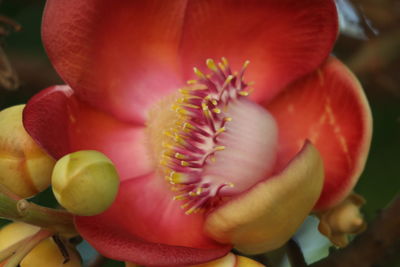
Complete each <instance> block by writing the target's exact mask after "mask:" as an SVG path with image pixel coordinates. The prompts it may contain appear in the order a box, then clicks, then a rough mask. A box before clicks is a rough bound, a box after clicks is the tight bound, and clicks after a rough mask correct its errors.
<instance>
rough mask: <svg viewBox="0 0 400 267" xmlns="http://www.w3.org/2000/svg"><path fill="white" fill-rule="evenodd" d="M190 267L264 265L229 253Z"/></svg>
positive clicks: (250, 266)
mask: <svg viewBox="0 0 400 267" xmlns="http://www.w3.org/2000/svg"><path fill="white" fill-rule="evenodd" d="M192 267H265V265H263V264H261V263H259V262H256V261H254V260H252V259H250V258H246V257H243V256H238V255H235V254H233V253H229V254H227V255H226V256H225V257H222V258H219V259H217V260H213V261H210V262H207V263H203V264H199V265H192Z"/></svg>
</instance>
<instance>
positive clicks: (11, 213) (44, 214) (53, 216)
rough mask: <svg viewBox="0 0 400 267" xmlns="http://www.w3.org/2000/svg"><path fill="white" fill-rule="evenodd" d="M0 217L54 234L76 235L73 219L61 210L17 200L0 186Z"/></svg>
mask: <svg viewBox="0 0 400 267" xmlns="http://www.w3.org/2000/svg"><path fill="white" fill-rule="evenodd" d="M0 217H2V218H6V219H11V220H15V221H22V222H25V223H28V224H32V225H37V226H40V227H42V228H46V229H49V230H52V231H55V232H60V233H68V234H74V233H76V230H75V227H74V224H73V220H72V219H73V217H72V215H71V214H70V213H68V212H66V211H63V210H56V209H50V208H46V207H42V206H39V205H36V204H34V203H30V202H28V201H26V200H25V199H19V200H18V199H17V198H16V197H15V195H13V194H10V192H9V191H8V190H6V189H4V187H2V186H0Z"/></svg>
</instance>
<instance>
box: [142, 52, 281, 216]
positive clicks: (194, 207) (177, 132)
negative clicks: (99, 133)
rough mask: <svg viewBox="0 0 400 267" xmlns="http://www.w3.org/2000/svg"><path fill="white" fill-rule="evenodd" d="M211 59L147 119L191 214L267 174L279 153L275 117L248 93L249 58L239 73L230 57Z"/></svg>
mask: <svg viewBox="0 0 400 267" xmlns="http://www.w3.org/2000/svg"><path fill="white" fill-rule="evenodd" d="M206 63H207V66H208V68H209V69H210V70H211V73H210V74H203V73H202V72H201V71H200V70H198V69H197V68H194V72H195V74H196V75H197V76H198V79H197V80H190V81H188V86H186V87H184V88H182V89H180V90H179V93H178V94H175V95H173V96H170V97H169V98H167V99H164V100H163V101H161V103H159V105H158V106H157V108H154V109H153V110H152V112H151V113H150V120H149V124H148V130H149V136H150V140H151V145H152V151H153V152H154V157H155V159H156V161H157V162H159V163H160V164H159V166H160V170H161V172H162V174H163V176H164V177H165V179H166V182H168V183H169V184H170V185H171V189H172V190H173V191H174V193H175V196H174V199H176V200H181V201H182V202H183V205H182V207H183V208H184V209H185V210H186V214H191V213H193V212H198V211H201V210H203V209H208V208H212V207H213V206H215V205H217V204H219V203H220V202H221V201H223V199H225V198H227V197H232V196H234V195H236V194H238V193H241V192H243V191H245V190H248V189H249V188H250V187H252V186H253V185H255V184H256V183H257V182H258V181H261V180H263V179H266V178H267V177H268V175H269V174H270V173H271V172H272V169H273V166H274V163H275V157H276V146H277V127H276V123H275V121H274V119H273V117H272V116H271V115H270V114H269V113H268V112H267V111H266V110H265V109H264V108H262V107H261V106H259V105H257V104H256V103H254V102H252V101H250V100H249V99H247V98H246V96H248V95H249V94H250V90H249V89H248V84H247V83H245V82H244V80H243V75H244V72H245V70H246V69H247V66H248V65H249V62H248V61H246V62H245V63H244V65H243V67H242V69H241V71H240V72H239V73H232V71H231V69H230V67H229V63H228V61H227V60H226V59H225V58H222V62H220V63H218V64H216V63H215V62H214V61H213V60H211V59H208V60H207V62H206ZM171 103H172V104H171ZM166 107H167V108H166ZM160 129H161V131H160Z"/></svg>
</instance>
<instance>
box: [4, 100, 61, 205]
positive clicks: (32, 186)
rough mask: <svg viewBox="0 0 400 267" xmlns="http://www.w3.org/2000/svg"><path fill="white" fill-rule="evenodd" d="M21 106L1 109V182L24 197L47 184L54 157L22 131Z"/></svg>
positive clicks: (42, 188)
mask: <svg viewBox="0 0 400 267" xmlns="http://www.w3.org/2000/svg"><path fill="white" fill-rule="evenodd" d="M23 109H24V105H18V106H13V107H10V108H7V109H4V110H2V111H1V112H0V184H2V185H4V186H5V187H7V188H8V189H9V190H10V191H12V192H14V193H15V194H17V195H18V196H20V197H22V198H26V197H30V196H33V195H35V194H37V193H39V192H41V191H43V190H44V189H46V188H47V187H48V186H49V185H50V180H51V171H52V169H53V166H54V164H55V160H54V159H53V158H51V157H50V156H49V155H48V154H47V153H45V152H44V151H43V150H42V149H41V148H40V147H39V146H38V145H37V144H36V143H35V141H34V140H33V139H32V138H31V137H30V136H29V135H28V133H27V132H26V131H25V129H24V127H23V125H22V111H23Z"/></svg>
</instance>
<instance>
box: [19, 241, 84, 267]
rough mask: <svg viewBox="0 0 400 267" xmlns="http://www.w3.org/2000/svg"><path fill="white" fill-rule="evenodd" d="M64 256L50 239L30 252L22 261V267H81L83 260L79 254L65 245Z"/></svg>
mask: <svg viewBox="0 0 400 267" xmlns="http://www.w3.org/2000/svg"><path fill="white" fill-rule="evenodd" d="M63 249H65V251H64V255H63V253H62V252H61V250H60V248H59V247H58V246H57V244H56V243H55V242H54V240H53V238H48V239H45V240H43V241H42V242H40V243H39V244H38V245H37V246H36V247H34V248H33V249H32V251H31V252H29V254H28V255H26V256H25V257H24V259H23V260H22V261H21V263H20V266H21V267H34V266H54V267H55V266H62V267H80V266H82V265H81V259H80V256H79V254H78V252H77V251H76V250H75V249H74V248H72V247H70V246H68V245H65V246H64V248H63Z"/></svg>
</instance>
